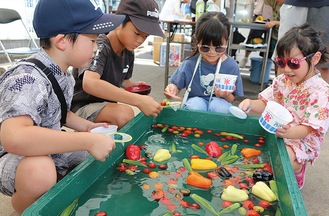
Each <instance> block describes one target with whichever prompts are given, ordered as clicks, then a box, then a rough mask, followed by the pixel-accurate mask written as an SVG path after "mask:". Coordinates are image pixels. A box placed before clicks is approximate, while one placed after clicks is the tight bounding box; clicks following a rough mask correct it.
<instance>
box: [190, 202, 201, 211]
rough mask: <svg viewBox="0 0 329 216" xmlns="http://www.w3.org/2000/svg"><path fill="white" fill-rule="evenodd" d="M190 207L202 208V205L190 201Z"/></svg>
mask: <svg viewBox="0 0 329 216" xmlns="http://www.w3.org/2000/svg"><path fill="white" fill-rule="evenodd" d="M189 207H190V209H193V210H198V209H200V205H199V204H198V203H190V204H189Z"/></svg>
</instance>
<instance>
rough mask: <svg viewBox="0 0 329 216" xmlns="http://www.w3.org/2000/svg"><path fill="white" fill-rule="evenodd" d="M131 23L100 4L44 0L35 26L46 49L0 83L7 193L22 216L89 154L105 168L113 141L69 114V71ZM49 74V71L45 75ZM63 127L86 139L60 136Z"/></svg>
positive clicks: (1, 167) (0, 160) (1, 160)
mask: <svg viewBox="0 0 329 216" xmlns="http://www.w3.org/2000/svg"><path fill="white" fill-rule="evenodd" d="M124 18H125V16H116V15H110V14H104V13H103V12H102V11H101V9H100V8H99V6H98V5H97V4H96V3H95V1H93V0H39V1H38V4H37V5H36V8H35V12H34V19H33V26H34V29H35V31H36V33H37V35H38V37H39V38H40V46H41V47H42V49H41V50H40V51H39V52H38V53H36V54H34V55H32V56H31V57H29V58H28V59H26V60H24V61H21V62H19V63H17V64H16V65H15V66H13V67H12V68H10V69H9V70H8V71H7V72H5V73H4V74H3V75H2V76H1V77H0V104H1V109H0V124H1V128H0V143H1V144H0V192H1V193H3V194H5V195H8V196H12V205H13V208H14V209H15V211H16V212H17V213H19V214H21V213H22V212H23V211H24V210H25V209H26V208H27V207H28V206H30V205H31V204H32V203H33V202H34V201H36V200H37V199H38V198H39V197H40V196H41V195H43V194H44V193H45V192H47V191H48V190H49V189H50V188H51V187H52V186H53V185H54V184H56V182H57V180H58V176H63V175H65V174H66V173H67V172H68V171H69V170H70V169H73V168H74V167H75V166H76V165H78V164H79V163H80V162H82V160H84V159H85V158H86V157H87V156H88V155H89V154H91V155H92V156H94V157H95V158H96V159H97V160H100V161H105V159H106V157H107V156H108V155H109V154H110V152H111V151H112V150H113V149H114V148H115V143H114V142H113V140H112V139H110V138H108V137H106V136H104V135H101V134H93V133H90V132H88V131H90V129H92V128H95V127H97V126H107V125H106V123H98V124H95V123H93V122H90V121H87V120H85V119H83V118H81V117H79V116H77V115H75V114H74V113H72V112H70V111H69V110H70V107H71V100H72V96H73V88H74V79H73V77H72V75H71V74H70V73H68V72H67V70H68V68H69V67H70V66H73V67H86V66H87V65H88V64H89V62H90V61H91V60H92V59H93V57H94V51H96V43H95V40H96V38H97V36H98V34H100V33H105V32H109V31H111V30H113V29H114V28H116V27H117V26H118V25H119V24H120V23H121V22H122V21H123V20H124ZM41 68H42V70H41ZM61 123H62V124H64V125H65V126H67V127H70V128H72V129H74V130H76V131H82V132H79V133H68V132H63V131H61Z"/></svg>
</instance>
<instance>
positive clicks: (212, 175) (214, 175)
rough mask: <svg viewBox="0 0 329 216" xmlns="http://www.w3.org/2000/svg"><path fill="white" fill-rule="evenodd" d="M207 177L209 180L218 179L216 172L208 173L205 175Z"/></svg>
mask: <svg viewBox="0 0 329 216" xmlns="http://www.w3.org/2000/svg"><path fill="white" fill-rule="evenodd" d="M207 177H208V178H209V179H217V178H219V175H218V173H217V172H208V173H207Z"/></svg>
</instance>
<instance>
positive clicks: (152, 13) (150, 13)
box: [146, 8, 159, 18]
mask: <svg viewBox="0 0 329 216" xmlns="http://www.w3.org/2000/svg"><path fill="white" fill-rule="evenodd" d="M146 16H151V17H155V18H159V11H158V9H156V8H155V9H154V11H149V10H148V11H146Z"/></svg>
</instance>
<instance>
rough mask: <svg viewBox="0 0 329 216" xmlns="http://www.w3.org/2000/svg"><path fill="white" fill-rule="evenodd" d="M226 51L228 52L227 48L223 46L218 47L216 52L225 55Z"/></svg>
mask: <svg viewBox="0 0 329 216" xmlns="http://www.w3.org/2000/svg"><path fill="white" fill-rule="evenodd" d="M225 50H226V48H225V47H221V46H217V47H216V48H215V51H216V52H217V53H223V52H225Z"/></svg>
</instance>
